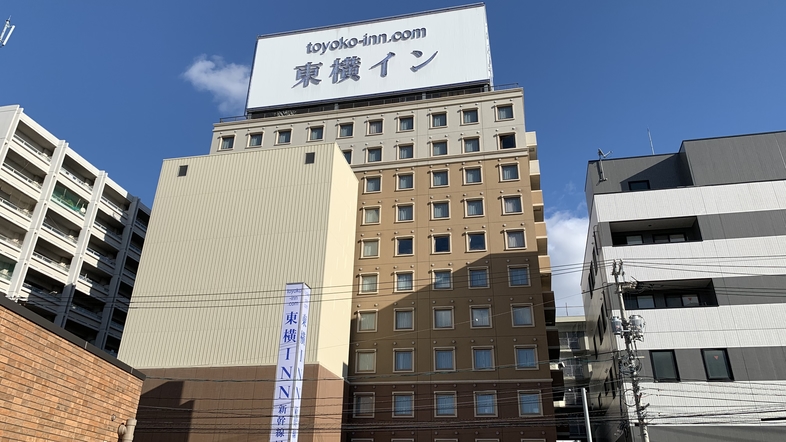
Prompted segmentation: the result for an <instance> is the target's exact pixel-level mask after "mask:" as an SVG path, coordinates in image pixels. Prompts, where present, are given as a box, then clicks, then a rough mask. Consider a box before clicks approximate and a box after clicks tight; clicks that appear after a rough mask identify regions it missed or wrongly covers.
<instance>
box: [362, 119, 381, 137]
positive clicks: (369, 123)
mask: <svg viewBox="0 0 786 442" xmlns="http://www.w3.org/2000/svg"><path fill="white" fill-rule="evenodd" d="M384 121H385V120H384V119H382V118H374V119H373V120H368V121H366V135H367V136H374V135H382V134H383V133H384V132H385V123H384ZM377 123H379V132H372V131H371V128H372V127H374V126H376V124H377Z"/></svg>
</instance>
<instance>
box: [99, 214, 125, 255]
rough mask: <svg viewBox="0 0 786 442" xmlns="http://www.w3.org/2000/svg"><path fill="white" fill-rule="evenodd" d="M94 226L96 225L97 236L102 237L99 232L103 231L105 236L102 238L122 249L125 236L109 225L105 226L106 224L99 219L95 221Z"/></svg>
mask: <svg viewBox="0 0 786 442" xmlns="http://www.w3.org/2000/svg"><path fill="white" fill-rule="evenodd" d="M93 227H95V230H96V236H97V237H99V238H101V236H99V235H98V234H97V233H98V232H101V233H102V234H103V236H104V237H103V238H101V239H103V240H104V241H105V242H107V243H109V244H111V245H112V246H114V247H115V248H116V249H118V250H119V249H120V246H121V244H122V242H123V237H122V236H120V235H118V234H117V233H115V232H114V231H113V230H112V229H110V228H109V227H107V226H105V225H104V224H102V223H100V222H98V221H95V222H93ZM107 239H109V241H107Z"/></svg>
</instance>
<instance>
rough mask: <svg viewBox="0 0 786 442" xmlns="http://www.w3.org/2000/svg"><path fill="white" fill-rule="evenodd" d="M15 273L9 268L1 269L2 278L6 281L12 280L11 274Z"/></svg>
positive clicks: (0, 275) (0, 276)
mask: <svg viewBox="0 0 786 442" xmlns="http://www.w3.org/2000/svg"><path fill="white" fill-rule="evenodd" d="M13 274H14V273H13V271H11V270H8V269H2V270H0V278H2V279H5V280H6V281H10V280H11V276H13Z"/></svg>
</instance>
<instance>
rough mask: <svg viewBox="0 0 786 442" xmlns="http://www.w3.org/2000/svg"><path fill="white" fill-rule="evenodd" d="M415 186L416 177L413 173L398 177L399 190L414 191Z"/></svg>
mask: <svg viewBox="0 0 786 442" xmlns="http://www.w3.org/2000/svg"><path fill="white" fill-rule="evenodd" d="M414 185H415V180H414V175H413V174H411V173H408V174H404V175H399V176H398V189H397V190H409V189H412V188H413V187H414Z"/></svg>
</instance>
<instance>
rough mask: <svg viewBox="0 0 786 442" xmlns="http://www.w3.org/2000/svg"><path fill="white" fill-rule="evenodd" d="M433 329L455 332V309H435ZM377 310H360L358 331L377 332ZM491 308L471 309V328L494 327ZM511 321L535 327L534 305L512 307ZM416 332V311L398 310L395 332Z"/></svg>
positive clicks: (394, 313) (394, 314) (516, 324)
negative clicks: (533, 317)
mask: <svg viewBox="0 0 786 442" xmlns="http://www.w3.org/2000/svg"><path fill="white" fill-rule="evenodd" d="M433 313H434V315H433V318H432V319H433V322H432V327H433V329H434V330H453V329H455V327H456V324H455V320H454V315H453V307H434V309H433ZM378 315H379V311H377V310H360V311H358V312H357V331H358V332H359V333H364V332H376V331H377V323H378V321H377V317H378ZM492 317H493V316H492V314H491V306H487V305H480V306H471V307H470V320H469V326H470V328H491V327H492ZM510 319H511V325H512V326H513V327H533V326H534V322H533V319H532V305H531V304H513V305H511V306H510ZM413 330H415V310H414V309H411V308H397V309H395V310H394V312H393V331H413Z"/></svg>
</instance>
